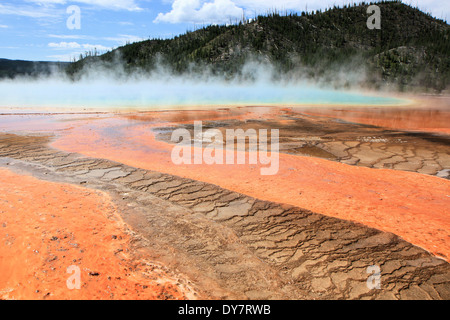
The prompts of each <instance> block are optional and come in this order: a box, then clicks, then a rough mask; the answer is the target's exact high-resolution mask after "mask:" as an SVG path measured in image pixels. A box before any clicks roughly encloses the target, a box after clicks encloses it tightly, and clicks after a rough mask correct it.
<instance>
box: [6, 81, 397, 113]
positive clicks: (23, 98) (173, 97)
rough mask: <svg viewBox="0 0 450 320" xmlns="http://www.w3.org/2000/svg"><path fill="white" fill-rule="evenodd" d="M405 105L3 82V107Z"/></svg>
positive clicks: (256, 86) (164, 86)
mask: <svg viewBox="0 0 450 320" xmlns="http://www.w3.org/2000/svg"><path fill="white" fill-rule="evenodd" d="M404 102H405V101H404V100H401V99H396V98H391V97H382V96H375V95H366V94H363V93H358V92H350V91H338V90H331V89H323V88H319V87H316V86H311V85H305V84H296V85H281V84H274V83H268V82H267V83H253V84H237V83H224V82H206V81H201V82H194V81H134V82H133V81H126V82H122V83H121V82H118V81H110V82H108V81H87V82H74V83H72V82H68V81H57V80H53V81H23V82H17V81H3V82H0V107H2V108H26V109H33V108H46V107H49V108H61V109H64V108H89V109H91V108H93V109H101V110H107V109H122V108H123V109H130V108H131V109H140V110H143V109H144V110H145V109H148V110H152V109H158V108H161V107H162V108H164V107H175V106H176V107H180V106H181V107H183V106H209V105H276V104H282V105H288V104H295V105H310V104H314V105H318V104H325V105H395V104H401V103H404Z"/></svg>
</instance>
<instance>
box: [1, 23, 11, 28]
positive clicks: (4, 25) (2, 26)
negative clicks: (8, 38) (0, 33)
mask: <svg viewBox="0 0 450 320" xmlns="http://www.w3.org/2000/svg"><path fill="white" fill-rule="evenodd" d="M7 28H9V26H7V25H6V24H0V29H7Z"/></svg>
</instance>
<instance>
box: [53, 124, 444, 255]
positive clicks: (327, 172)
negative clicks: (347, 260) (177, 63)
mask: <svg viewBox="0 0 450 320" xmlns="http://www.w3.org/2000/svg"><path fill="white" fill-rule="evenodd" d="M117 121H118V120H116V122H114V123H108V122H97V123H95V124H93V123H92V124H90V125H89V126H81V127H78V128H75V129H73V130H71V131H70V132H65V133H64V135H62V136H61V137H60V138H59V139H58V140H56V141H55V142H54V143H53V144H52V146H53V147H56V148H59V149H62V150H66V151H69V152H78V153H81V154H85V155H87V156H92V157H96V158H106V159H110V160H113V161H118V162H121V163H124V164H128V165H130V166H134V167H139V168H144V169H149V170H155V171H159V172H164V173H169V174H173V175H177V176H181V177H185V178H190V179H194V180H199V181H204V182H207V183H212V184H215V185H219V186H221V187H222V188H225V189H229V190H233V191H236V192H239V193H243V194H246V195H249V196H252V197H255V198H259V199H262V200H268V201H273V202H279V203H286V204H291V205H294V206H298V207H301V208H306V209H309V210H312V211H314V212H317V213H322V214H325V215H329V216H334V217H337V218H342V219H347V220H352V221H356V222H359V223H363V224H365V225H368V226H370V227H374V228H377V229H380V230H383V231H388V232H392V233H395V234H397V235H399V236H401V237H403V238H404V239H405V240H406V241H409V242H411V243H413V244H415V245H417V246H420V247H423V248H424V249H426V250H428V251H430V252H432V253H433V254H435V255H437V256H441V257H443V258H445V259H447V260H448V259H449V258H450V241H449V240H450V211H449V208H450V181H448V180H445V179H440V178H436V177H433V176H427V175H422V174H418V173H412V172H404V171H395V170H388V169H371V168H364V167H356V166H349V165H346V164H342V163H337V162H332V161H328V160H324V159H318V158H311V157H302V156H295V155H288V154H280V155H279V156H280V157H279V162H280V163H279V171H278V174H276V175H273V176H262V175H261V174H260V168H261V165H205V164H203V165H175V164H174V163H173V162H172V159H171V151H172V149H173V145H171V144H168V143H166V142H162V141H158V140H156V139H155V135H154V133H152V131H151V127H152V125H150V124H147V125H146V124H142V125H134V126H123V125H120V121H118V122H117ZM113 124H114V125H115V126H116V127H115V128H114V130H111V126H112V125H113ZM168 125H170V124H168ZM117 137H120V141H119V139H118V138H117ZM266 167H267V166H266Z"/></svg>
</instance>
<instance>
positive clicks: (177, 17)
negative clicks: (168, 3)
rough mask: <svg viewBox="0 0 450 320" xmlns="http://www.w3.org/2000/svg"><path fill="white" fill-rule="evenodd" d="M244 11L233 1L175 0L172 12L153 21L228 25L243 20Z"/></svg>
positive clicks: (163, 14) (161, 14) (159, 15)
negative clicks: (232, 21) (231, 21)
mask: <svg viewBox="0 0 450 320" xmlns="http://www.w3.org/2000/svg"><path fill="white" fill-rule="evenodd" d="M243 13H244V11H243V9H242V8H239V7H238V6H237V5H236V4H235V3H234V2H233V1H231V0H211V1H204V0H175V1H174V2H173V4H172V10H171V11H170V12H168V13H160V14H158V16H157V17H156V19H155V20H154V21H153V22H155V23H158V22H169V23H183V22H187V23H226V22H229V21H230V20H236V19H241V18H242V15H243Z"/></svg>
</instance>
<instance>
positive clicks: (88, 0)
mask: <svg viewBox="0 0 450 320" xmlns="http://www.w3.org/2000/svg"><path fill="white" fill-rule="evenodd" d="M26 1H27V2H33V3H36V4H38V5H41V6H52V5H57V4H59V5H61V4H68V3H70V4H74V3H81V4H87V5H90V6H93V7H100V8H102V9H111V10H127V11H141V10H142V8H140V7H139V6H138V5H137V3H136V0H26Z"/></svg>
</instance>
